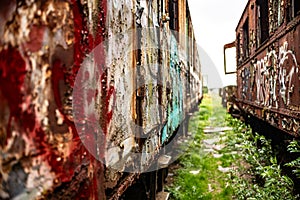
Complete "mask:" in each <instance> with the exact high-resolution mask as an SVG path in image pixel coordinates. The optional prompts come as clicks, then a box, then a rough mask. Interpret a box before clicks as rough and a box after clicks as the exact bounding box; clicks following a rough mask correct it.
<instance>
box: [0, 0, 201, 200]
mask: <svg viewBox="0 0 300 200" xmlns="http://www.w3.org/2000/svg"><path fill="white" fill-rule="evenodd" d="M201 98H202V76H201V66H200V58H199V54H198V50H197V46H196V41H195V37H194V32H193V25H192V21H191V17H190V14H189V8H188V3H187V1H186V0H143V1H141V0H117V1H116V0H112V1H109V0H95V1H92V0H83V1H80V0H43V1H37V0H30V1H16V0H1V2H0V138H1V139H0V199H155V196H156V193H157V192H159V191H162V187H163V178H164V176H165V171H166V170H163V168H166V167H167V165H168V164H169V163H170V162H172V159H173V156H172V154H170V151H171V150H172V148H171V147H172V146H170V145H171V144H172V143H173V142H174V140H175V141H176V140H177V137H176V136H177V135H180V134H184V133H185V132H186V131H187V128H186V127H187V126H186V125H187V120H188V118H189V116H190V115H191V113H192V112H193V111H195V109H196V108H197V106H198V104H199V103H200V101H201ZM171 153H174V152H172V151H171Z"/></svg>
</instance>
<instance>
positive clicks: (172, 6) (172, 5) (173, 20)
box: [169, 0, 179, 31]
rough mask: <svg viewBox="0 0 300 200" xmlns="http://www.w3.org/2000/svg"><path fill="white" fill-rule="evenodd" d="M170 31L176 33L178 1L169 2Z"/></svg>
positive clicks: (171, 0)
mask: <svg viewBox="0 0 300 200" xmlns="http://www.w3.org/2000/svg"><path fill="white" fill-rule="evenodd" d="M169 14H170V22H169V24H170V29H171V30H175V31H178V30H179V28H178V0H170V1H169Z"/></svg>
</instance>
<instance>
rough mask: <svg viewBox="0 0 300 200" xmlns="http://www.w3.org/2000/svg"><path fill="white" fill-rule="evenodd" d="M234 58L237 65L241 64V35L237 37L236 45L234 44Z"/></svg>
mask: <svg viewBox="0 0 300 200" xmlns="http://www.w3.org/2000/svg"><path fill="white" fill-rule="evenodd" d="M236 47H237V48H236V57H237V63H238V64H241V62H242V60H241V35H240V34H238V35H237V44H236Z"/></svg>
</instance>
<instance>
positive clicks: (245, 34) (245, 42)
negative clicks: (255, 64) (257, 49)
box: [242, 19, 249, 59]
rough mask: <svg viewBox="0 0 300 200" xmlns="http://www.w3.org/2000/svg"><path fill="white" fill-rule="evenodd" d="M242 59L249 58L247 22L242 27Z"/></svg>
mask: <svg viewBox="0 0 300 200" xmlns="http://www.w3.org/2000/svg"><path fill="white" fill-rule="evenodd" d="M242 45H243V58H244V59H246V58H247V57H248V56H249V21H248V19H247V20H246V21H245V24H244V25H243V44H242Z"/></svg>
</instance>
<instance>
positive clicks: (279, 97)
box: [224, 0, 300, 137]
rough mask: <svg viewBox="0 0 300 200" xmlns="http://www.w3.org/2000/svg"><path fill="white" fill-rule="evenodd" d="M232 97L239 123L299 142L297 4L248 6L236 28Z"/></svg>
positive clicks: (254, 1)
mask: <svg viewBox="0 0 300 200" xmlns="http://www.w3.org/2000/svg"><path fill="white" fill-rule="evenodd" d="M231 47H235V48H236V63H237V69H236V77H237V95H236V98H235V99H234V102H235V103H236V105H237V106H238V107H239V109H240V110H241V111H242V113H244V114H243V115H244V117H246V118H252V119H254V120H258V121H263V122H266V123H267V124H268V125H271V126H273V127H275V128H276V129H277V130H281V131H283V132H285V133H288V134H289V135H290V136H293V137H299V136H300V69H299V63H300V1H298V0H249V1H248V3H247V6H246V8H245V10H244V12H243V14H242V16H241V19H240V21H239V23H238V26H237V28H236V40H235V42H233V43H230V44H227V45H225V46H224V52H226V50H227V49H228V48H231Z"/></svg>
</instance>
